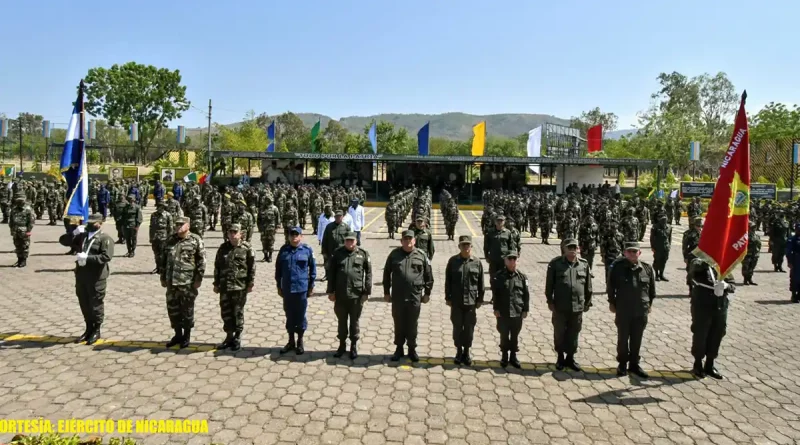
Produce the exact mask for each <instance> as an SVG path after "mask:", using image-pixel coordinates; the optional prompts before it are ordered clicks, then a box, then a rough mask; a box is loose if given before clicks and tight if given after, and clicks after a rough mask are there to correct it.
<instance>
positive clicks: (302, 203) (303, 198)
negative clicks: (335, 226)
mask: <svg viewBox="0 0 800 445" xmlns="http://www.w3.org/2000/svg"><path fill="white" fill-rule="evenodd" d="M297 198H298V199H297V219H298V221H299V222H300V228H301V229H303V230H305V228H306V215H307V214H308V204H309V202H308V193H306V191H305V190H301V192H300V195H299V196H298V197H297ZM317 216H319V215H317ZM311 219H314V216H313V215H312V217H311Z"/></svg>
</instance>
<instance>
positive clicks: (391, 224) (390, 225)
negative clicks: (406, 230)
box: [386, 219, 397, 239]
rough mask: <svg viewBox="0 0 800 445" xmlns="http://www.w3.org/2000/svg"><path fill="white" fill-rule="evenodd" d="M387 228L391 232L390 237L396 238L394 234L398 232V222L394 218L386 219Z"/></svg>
mask: <svg viewBox="0 0 800 445" xmlns="http://www.w3.org/2000/svg"><path fill="white" fill-rule="evenodd" d="M386 229H387V230H388V232H389V238H392V239H394V234H395V232H397V224H396V221H395V220H394V219H390V220H388V221H386Z"/></svg>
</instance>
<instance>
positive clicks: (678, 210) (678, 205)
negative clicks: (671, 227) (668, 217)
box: [673, 197, 683, 225]
mask: <svg viewBox="0 0 800 445" xmlns="http://www.w3.org/2000/svg"><path fill="white" fill-rule="evenodd" d="M682 215H683V203H682V202H681V198H680V197H678V200H677V201H675V208H674V209H673V218H674V219H675V224H677V225H681V216H682Z"/></svg>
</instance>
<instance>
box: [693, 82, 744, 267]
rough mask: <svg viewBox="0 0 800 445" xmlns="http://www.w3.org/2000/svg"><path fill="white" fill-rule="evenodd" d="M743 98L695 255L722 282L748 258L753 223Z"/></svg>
mask: <svg viewBox="0 0 800 445" xmlns="http://www.w3.org/2000/svg"><path fill="white" fill-rule="evenodd" d="M745 99H747V91H745V92H744V93H743V94H742V102H741V104H740V105H739V112H738V113H736V122H735V125H734V128H733V136H731V143H730V144H729V145H728V150H727V151H726V152H725V157H724V158H723V159H722V165H721V166H720V168H719V179H717V185H716V187H715V188H714V194H713V195H712V196H711V204H709V206H708V214H707V216H706V222H705V224H704V225H703V232H702V233H701V234H700V243H699V245H698V246H697V249H695V250H694V254H695V255H697V256H698V257H699V258H702V259H704V260H705V261H707V262H708V263H709V264H711V265H713V266H714V268H715V269H716V270H717V272H719V279H720V280H722V279H723V278H725V277H726V276H728V275H730V273H731V272H732V271H733V268H734V267H736V265H737V264H739V263H740V262H741V261H742V260H743V259H744V256H745V254H747V242H748V239H747V234H748V229H749V223H750V135H749V134H748V129H747V113H745V111H744V102H745Z"/></svg>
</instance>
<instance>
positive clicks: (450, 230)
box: [444, 198, 458, 241]
mask: <svg viewBox="0 0 800 445" xmlns="http://www.w3.org/2000/svg"><path fill="white" fill-rule="evenodd" d="M456 224H458V204H456V200H455V199H453V198H450V200H449V201H448V202H447V218H446V219H445V220H444V227H445V231H446V232H447V239H449V240H451V241H453V240H455V236H456Z"/></svg>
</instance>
